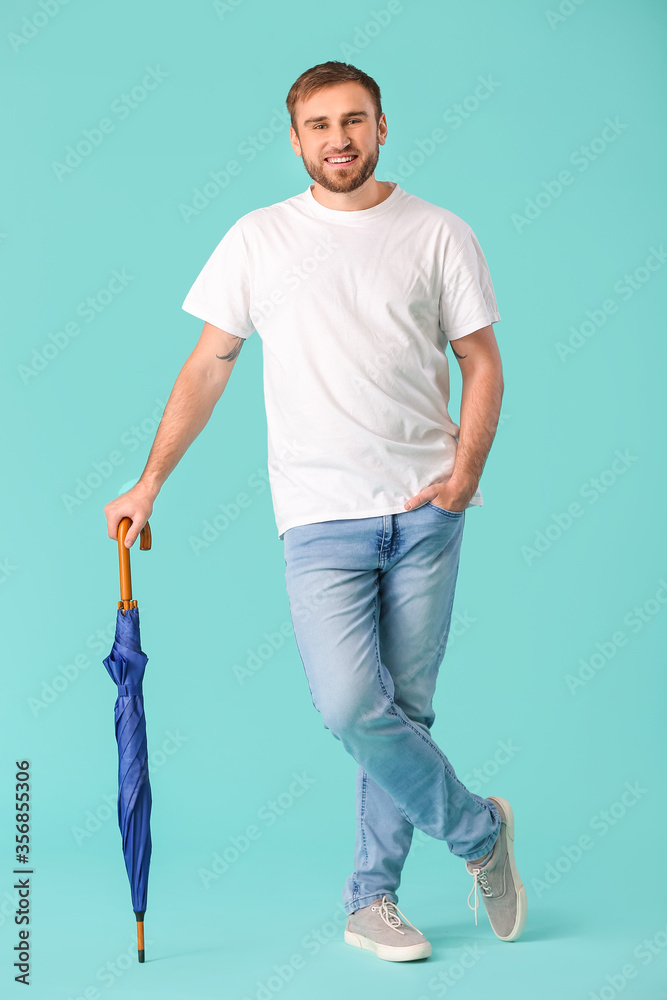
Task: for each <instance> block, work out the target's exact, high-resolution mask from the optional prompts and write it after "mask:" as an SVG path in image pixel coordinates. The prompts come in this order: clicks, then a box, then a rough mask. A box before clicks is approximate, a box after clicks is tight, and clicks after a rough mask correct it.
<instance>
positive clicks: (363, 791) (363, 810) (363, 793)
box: [359, 768, 368, 865]
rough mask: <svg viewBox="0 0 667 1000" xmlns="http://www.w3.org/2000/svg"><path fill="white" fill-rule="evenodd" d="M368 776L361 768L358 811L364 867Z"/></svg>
mask: <svg viewBox="0 0 667 1000" xmlns="http://www.w3.org/2000/svg"><path fill="white" fill-rule="evenodd" d="M367 778H368V775H367V773H366V771H365V770H364V769H363V768H362V776H361V806H360V810H359V825H360V827H361V844H362V850H363V855H364V865H367V864H368V844H367V841H366V828H365V825H364V819H365V814H366V787H367V780H366V779H367Z"/></svg>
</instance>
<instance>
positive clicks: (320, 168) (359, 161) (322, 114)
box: [290, 81, 387, 192]
mask: <svg viewBox="0 0 667 1000" xmlns="http://www.w3.org/2000/svg"><path fill="white" fill-rule="evenodd" d="M296 123H297V127H298V129H299V133H298V136H297V133H296V131H295V129H294V128H293V127H292V126H290V142H291V143H292V148H293V149H294V151H295V153H297V155H300V156H301V157H302V159H303V165H304V167H305V168H306V171H307V173H308V174H310V176H311V177H312V179H313V180H314V181H316V183H318V184H321V185H322V187H323V188H326V189H327V191H334V192H347V191H355V190H356V189H357V188H358V187H361V185H362V184H364V183H365V182H366V181H367V180H368V178H369V177H370V176H371V175H372V174H373V171H374V170H375V167H376V166H377V162H378V157H379V155H380V145H384V143H385V138H386V135H387V122H386V119H385V116H384V112H383V113H382V115H381V116H380V121H379V122H378V123H376V121H375V109H374V106H373V102H372V100H371V95H370V94H369V93H368V91H367V90H366V88H365V87H362V85H361V84H360V83H357V82H353V81H348V82H347V83H337V84H333V85H332V86H329V87H323V88H322V90H318V91H316V92H315V93H314V94H311V96H310V97H309V98H308V100H306V101H299V102H298V103H297V106H296ZM339 156H353V157H354V159H352V160H350V161H349V162H345V163H331V162H330V160H331V158H332V157H339Z"/></svg>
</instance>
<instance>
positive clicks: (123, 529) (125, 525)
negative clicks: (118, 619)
mask: <svg viewBox="0 0 667 1000" xmlns="http://www.w3.org/2000/svg"><path fill="white" fill-rule="evenodd" d="M131 524H132V518H130V517H121V519H120V524H119V525H118V564H119V568H120V601H119V602H118V607H119V608H124V609H125V610H127V609H128V608H136V606H137V602H136V601H133V600H132V574H131V573H130V550H129V549H128V547H127V545H126V544H125V538H126V536H127V533H128V531H129V529H130V526H131ZM150 547H151V528H150V524H149V523H148V521H146V523H145V525H144V526H143V528H142V529H141V533H140V537H139V548H140V549H150Z"/></svg>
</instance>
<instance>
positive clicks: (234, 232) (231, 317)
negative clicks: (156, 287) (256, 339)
mask: <svg viewBox="0 0 667 1000" xmlns="http://www.w3.org/2000/svg"><path fill="white" fill-rule="evenodd" d="M182 308H183V309H184V310H185V312H188V313H191V314H192V315H193V316H198V317H199V319H203V320H204V322H206V323H211V324H212V325H213V326H217V327H219V328H220V329H221V330H225V331H226V332H227V333H231V334H232V335H233V336H235V337H244V338H245V337H249V336H250V334H251V333H252V332H253V330H254V326H253V322H252V320H251V319H250V315H249V309H250V274H249V265H248V254H247V250H246V246H245V242H244V239H243V234H242V233H241V230H240V228H239V224H238V222H235V223H234V225H233V226H232V227H231V229H228V230H227V232H226V233H225V235H224V236H223V238H222V239H221V240H220V242H219V243H218V245H217V247H216V248H215V250H214V251H213V253H212V254H211V256H210V257H209V259H208V260H207V261H206V263H205V264H204V266H203V268H202V269H201V271H200V272H199V275H198V276H197V279H196V281H195V283H194V284H193V286H192V288H191V289H190V291H189V292H188V294H187V295H186V297H185V301H184V302H183V306H182Z"/></svg>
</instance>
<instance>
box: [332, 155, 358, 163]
mask: <svg viewBox="0 0 667 1000" xmlns="http://www.w3.org/2000/svg"><path fill="white" fill-rule="evenodd" d="M353 159H354V156H327V160H328V161H329V163H347V161H348V160H353Z"/></svg>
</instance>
